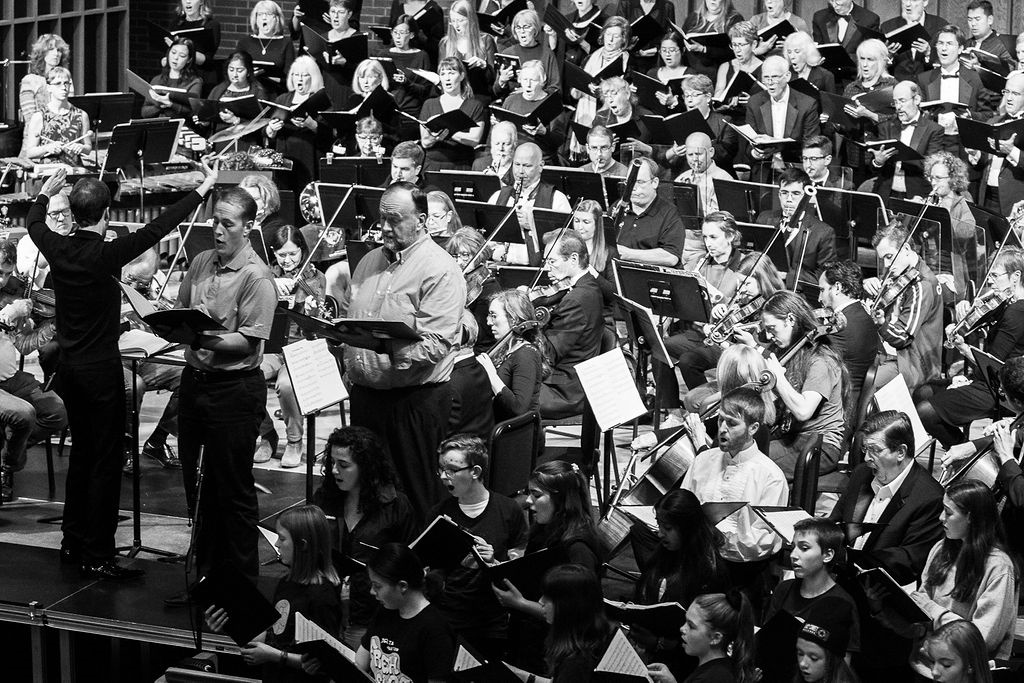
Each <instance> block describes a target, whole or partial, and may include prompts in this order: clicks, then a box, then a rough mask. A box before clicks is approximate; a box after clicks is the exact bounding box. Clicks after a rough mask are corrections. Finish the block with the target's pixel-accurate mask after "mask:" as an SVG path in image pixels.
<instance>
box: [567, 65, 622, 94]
mask: <svg viewBox="0 0 1024 683" xmlns="http://www.w3.org/2000/svg"><path fill="white" fill-rule="evenodd" d="M562 67H563V69H564V71H563V74H562V75H563V78H562V92H564V93H566V94H568V93H569V91H570V90H571V89H572V88H575V89H577V90H579V91H580V92H582V93H585V94H587V95H592V94H593V93H592V92H590V86H591V85H592V84H593V85H594V86H597V87H600V86H601V81H603V80H605V79H606V78H612V77H613V76H622V75H625V73H626V72H625V70H624V69H623V68H622V60H621V59H616V60H615V61H613V62H611V63H610V64H609V65H608V66H606V67H605V68H603V69H601V71H599V72H598V73H597V74H596V75H594V76H591V75H590V74H589V73H587V72H586V71H584V70H583V69H582V68H580V67H578V66H576V65H575V64H573V63H572V62H565V63H563V65H562Z"/></svg>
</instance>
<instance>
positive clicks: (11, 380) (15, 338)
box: [0, 71, 68, 504]
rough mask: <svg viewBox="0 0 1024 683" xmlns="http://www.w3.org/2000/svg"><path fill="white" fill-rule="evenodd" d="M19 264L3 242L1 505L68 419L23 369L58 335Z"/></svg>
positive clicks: (11, 245)
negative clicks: (42, 324)
mask: <svg viewBox="0 0 1024 683" xmlns="http://www.w3.org/2000/svg"><path fill="white" fill-rule="evenodd" d="M51 73H52V71H51ZM16 260H17V252H16V250H15V246H14V242H12V241H11V240H7V239H5V240H0V288H2V292H0V304H2V305H3V307H2V308H0V324H2V325H3V328H4V329H3V330H2V331H0V416H2V417H0V425H2V430H3V434H2V435H0V436H2V439H0V441H2V442H3V451H2V458H0V489H2V491H0V504H2V503H10V502H11V501H13V500H14V498H15V495H14V473H15V472H19V471H21V470H22V469H23V468H24V467H25V462H26V456H27V452H28V443H29V439H30V438H31V439H32V440H33V441H39V440H41V439H44V438H46V437H47V436H49V435H50V434H54V433H57V432H60V430H62V429H64V426H65V425H66V424H67V420H68V417H67V412H66V411H65V409H64V402H63V401H62V400H61V398H60V397H59V396H58V395H57V394H56V393H54V392H53V391H49V390H46V391H44V390H43V387H42V385H40V384H39V382H38V381H37V380H36V378H35V377H33V376H32V375H31V374H29V373H27V372H24V371H22V370H19V369H18V358H19V356H20V355H24V354H28V353H31V352H32V351H35V350H38V348H39V345H40V344H41V343H45V342H46V341H49V339H50V338H52V337H53V333H52V331H51V332H49V333H48V334H46V335H36V334H34V329H33V328H34V325H33V322H32V320H31V318H30V314H31V313H32V306H33V304H32V301H30V300H29V299H25V298H23V297H24V294H25V292H24V284H23V283H21V282H20V281H18V280H17V279H12V278H11V276H12V275H13V274H14V268H15V262H16Z"/></svg>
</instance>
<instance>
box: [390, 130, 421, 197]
mask: <svg viewBox="0 0 1024 683" xmlns="http://www.w3.org/2000/svg"><path fill="white" fill-rule="evenodd" d="M424 159H425V155H424V152H423V148H422V147H420V145H419V144H418V143H417V142H416V141H414V140H404V141H402V142H399V143H398V144H397V145H395V148H394V149H393V150H391V174H390V175H389V176H388V177H387V178H385V180H384V182H383V183H381V187H388V186H389V185H391V183H412V184H413V185H416V186H417V187H419V188H421V189H422V188H423V184H424V179H423V161H424Z"/></svg>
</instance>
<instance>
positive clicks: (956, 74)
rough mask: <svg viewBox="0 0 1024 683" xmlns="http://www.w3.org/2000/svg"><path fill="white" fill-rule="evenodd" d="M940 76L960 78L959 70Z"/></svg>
mask: <svg viewBox="0 0 1024 683" xmlns="http://www.w3.org/2000/svg"><path fill="white" fill-rule="evenodd" d="M941 77H942V78H944V79H945V78H960V72H959V71H957V72H956V73H955V74H942V75H941Z"/></svg>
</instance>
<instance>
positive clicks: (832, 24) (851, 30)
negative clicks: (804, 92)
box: [811, 5, 879, 64]
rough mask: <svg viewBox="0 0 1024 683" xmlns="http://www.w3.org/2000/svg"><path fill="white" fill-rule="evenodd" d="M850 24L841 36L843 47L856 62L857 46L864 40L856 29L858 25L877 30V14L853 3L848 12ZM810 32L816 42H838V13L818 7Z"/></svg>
mask: <svg viewBox="0 0 1024 683" xmlns="http://www.w3.org/2000/svg"><path fill="white" fill-rule="evenodd" d="M850 20H851V21H850V26H849V27H847V29H846V35H845V36H844V37H843V47H845V48H846V51H847V52H848V53H849V54H850V58H851V59H852V60H853V63H854V64H856V63H857V46H858V45H860V44H861V43H862V42H863V41H864V36H863V35H862V34H861V32H860V31H858V30H857V27H858V26H864V27H865V28H873V29H875V30H876V31H877V30H878V24H879V19H878V15H877V14H875V13H874V12H872V11H871V10H869V9H866V8H864V7H862V6H861V5H854V6H853V10H852V11H851V12H850ZM811 33H812V34H813V37H814V42H816V43H838V42H839V15H838V14H836V13H835V11H834V10H833V9H832V8H831V7H826V8H825V9H820V10H818V11H817V12H815V13H814V16H813V17H812V18H811Z"/></svg>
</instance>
